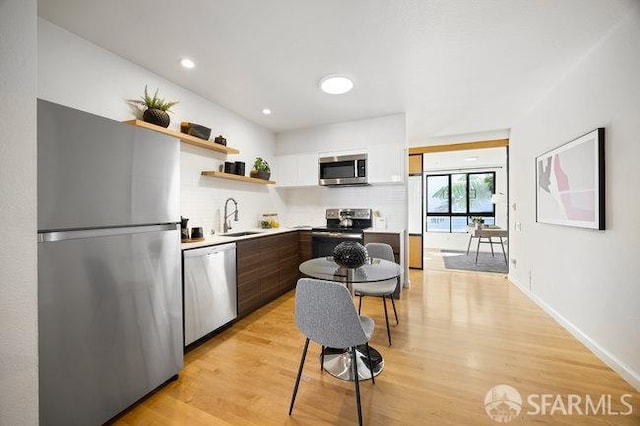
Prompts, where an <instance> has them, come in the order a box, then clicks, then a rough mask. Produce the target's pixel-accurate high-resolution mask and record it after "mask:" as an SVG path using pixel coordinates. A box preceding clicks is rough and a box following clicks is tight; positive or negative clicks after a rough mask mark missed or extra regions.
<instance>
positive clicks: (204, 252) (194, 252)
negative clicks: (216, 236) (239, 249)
mask: <svg viewBox="0 0 640 426" xmlns="http://www.w3.org/2000/svg"><path fill="white" fill-rule="evenodd" d="M235 249H236V243H227V244H220V245H217V246H207V247H200V248H195V249H190V250H184V251H183V255H184V257H185V258H187V257H200V256H211V255H214V254H217V253H222V252H225V251H229V250H235Z"/></svg>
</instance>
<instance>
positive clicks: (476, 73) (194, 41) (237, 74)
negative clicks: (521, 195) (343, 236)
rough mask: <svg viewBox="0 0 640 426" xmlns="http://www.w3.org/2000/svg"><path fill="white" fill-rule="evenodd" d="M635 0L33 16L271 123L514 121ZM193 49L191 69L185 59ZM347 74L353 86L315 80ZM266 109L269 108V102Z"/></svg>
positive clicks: (476, 128)
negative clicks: (333, 88)
mask: <svg viewBox="0 0 640 426" xmlns="http://www.w3.org/2000/svg"><path fill="white" fill-rule="evenodd" d="M633 2H634V0H456V1H451V0H315V1H314V0H272V1H265V0H182V1H168V0H164V1H158V0H137V1H128V0H109V1H95V0H94V1H86V0H40V1H39V2H38V8H39V15H40V16H41V17H43V18H44V19H47V20H48V21H50V22H52V23H54V24H56V25H59V26H61V27H63V28H66V29H67V30H69V31H71V32H73V33H75V34H77V35H79V36H81V37H83V38H85V39H87V40H89V41H92V42H93V43H95V44H97V45H99V46H102V47H104V48H106V49H108V50H110V51H112V52H114V53H116V54H118V55H120V56H122V57H124V58H126V59H128V60H130V61H132V62H134V63H137V64H139V65H141V66H143V67H145V68H147V69H149V70H151V71H153V72H155V73H157V74H159V75H161V76H162V77H164V78H166V79H168V80H171V81H173V82H175V83H177V84H179V85H181V86H183V87H186V88H188V89H190V90H192V91H193V92H196V93H198V94H200V95H202V96H203V97H205V98H207V99H210V100H211V101H213V102H216V103H218V104H220V105H222V106H225V107H227V108H229V109H231V110H233V111H235V112H237V113H238V114H240V115H242V116H244V117H246V118H248V119H250V120H252V121H254V122H257V123H259V124H261V125H263V126H265V127H268V128H270V129H272V130H274V131H276V132H278V131H283V130H289V129H296V128H303V127H310V126H314V125H318V124H325V123H333V122H341V121H350V120H355V119H361V118H367V117H376V116H382V115H387V114H393V113H399V112H405V113H406V114H407V123H408V137H409V140H410V141H411V142H412V143H415V142H419V141H425V140H427V139H429V138H433V137H439V136H443V135H455V134H463V133H474V132H485V131H491V130H501V129H508V128H510V127H511V126H512V125H513V123H514V121H515V120H516V118H517V117H518V116H519V115H520V114H522V113H523V112H525V111H526V110H527V109H528V108H530V107H531V106H532V105H534V104H535V103H536V101H537V100H539V99H540V97H542V96H543V95H544V93H545V92H546V91H547V90H549V88H550V87H552V86H553V84H554V83H555V82H556V81H558V80H559V79H560V78H562V76H563V73H564V72H566V71H567V70H568V69H569V68H570V67H571V66H572V65H574V64H575V63H576V62H578V61H579V60H580V58H581V57H583V56H584V55H585V54H587V53H588V51H589V49H590V48H591V47H592V46H593V45H594V44H596V43H597V42H598V40H600V39H601V38H602V37H603V36H605V35H606V33H607V32H608V31H609V30H610V29H611V28H612V27H613V26H615V25H616V23H617V22H619V21H620V20H621V19H622V18H623V17H624V15H625V14H626V13H628V11H629V10H630V7H631V5H632V3H633ZM184 56H188V57H191V58H192V59H193V60H194V61H195V62H196V68H195V69H193V70H185V69H183V68H181V67H180V65H179V59H180V58H182V57H184ZM330 73H344V74H347V75H350V76H352V77H353V79H354V80H355V89H354V90H353V91H352V92H350V93H348V94H345V95H338V96H335V95H334V96H331V95H326V94H323V93H321V92H320V91H319V90H318V88H317V83H318V80H319V79H320V78H321V77H322V76H324V75H326V74H330ZM264 107H268V108H271V110H272V111H273V114H272V115H271V116H268V117H267V116H263V115H262V113H261V111H262V108H264Z"/></svg>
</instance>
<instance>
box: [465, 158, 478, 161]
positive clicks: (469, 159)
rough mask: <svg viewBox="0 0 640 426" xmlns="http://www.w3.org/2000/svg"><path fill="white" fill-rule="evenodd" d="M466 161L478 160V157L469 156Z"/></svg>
mask: <svg viewBox="0 0 640 426" xmlns="http://www.w3.org/2000/svg"><path fill="white" fill-rule="evenodd" d="M464 161H478V157H467V158H465V159H464Z"/></svg>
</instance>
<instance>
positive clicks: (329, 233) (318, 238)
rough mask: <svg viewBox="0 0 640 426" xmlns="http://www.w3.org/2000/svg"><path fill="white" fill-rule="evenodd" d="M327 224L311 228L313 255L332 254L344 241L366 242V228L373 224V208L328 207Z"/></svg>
mask: <svg viewBox="0 0 640 426" xmlns="http://www.w3.org/2000/svg"><path fill="white" fill-rule="evenodd" d="M325 218H326V219H327V226H323V227H318V228H312V229H311V245H312V252H313V257H322V256H331V255H333V249H334V248H335V247H336V246H337V245H338V244H340V243H341V242H343V241H357V242H359V243H360V244H362V243H363V242H364V232H363V230H364V229H367V228H370V227H371V226H372V224H373V219H372V216H371V209H327V211H326V213H325Z"/></svg>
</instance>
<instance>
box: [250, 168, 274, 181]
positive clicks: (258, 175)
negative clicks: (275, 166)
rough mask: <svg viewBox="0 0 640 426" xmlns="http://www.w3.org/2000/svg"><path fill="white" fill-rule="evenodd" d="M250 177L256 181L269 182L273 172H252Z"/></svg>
mask: <svg viewBox="0 0 640 426" xmlns="http://www.w3.org/2000/svg"><path fill="white" fill-rule="evenodd" d="M250 176H251V177H252V178H256V179H264V180H269V178H270V177H271V172H265V171H264V170H251V173H250Z"/></svg>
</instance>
